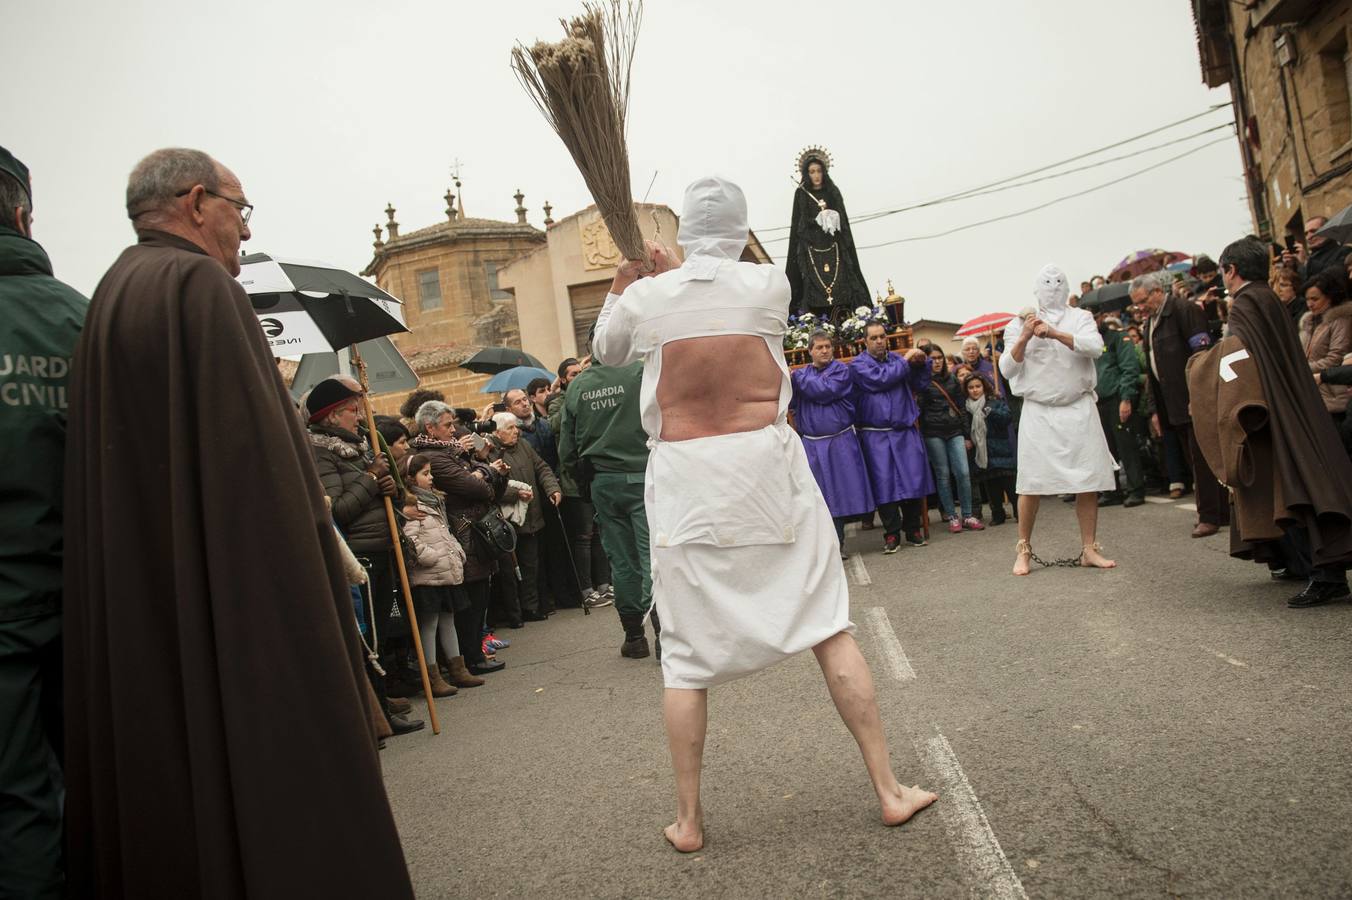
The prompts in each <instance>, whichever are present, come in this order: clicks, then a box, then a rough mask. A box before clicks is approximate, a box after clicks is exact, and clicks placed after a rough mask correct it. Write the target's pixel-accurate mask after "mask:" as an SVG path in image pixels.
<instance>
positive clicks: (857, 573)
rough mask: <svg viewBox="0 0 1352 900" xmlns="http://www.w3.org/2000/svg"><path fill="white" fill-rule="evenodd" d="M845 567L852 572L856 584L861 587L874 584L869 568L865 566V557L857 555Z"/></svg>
mask: <svg viewBox="0 0 1352 900" xmlns="http://www.w3.org/2000/svg"><path fill="white" fill-rule="evenodd" d="M845 565H846V566H847V567H848V568H849V570H850V577H851V579H852V580H853V581H854V583H855V584H857V585H860V586H861V587H862V586H863V585H866V584H873V576H871V575H869V573H868V567H866V566H865V565H864V555H863V554H862V553H856V554H854V555H853V556H851V557H850V558H849V559H848V560H846V561H845Z"/></svg>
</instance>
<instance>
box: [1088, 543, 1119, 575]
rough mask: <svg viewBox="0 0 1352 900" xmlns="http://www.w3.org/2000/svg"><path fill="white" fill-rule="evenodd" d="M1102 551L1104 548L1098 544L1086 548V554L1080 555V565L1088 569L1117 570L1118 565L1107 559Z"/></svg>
mask: <svg viewBox="0 0 1352 900" xmlns="http://www.w3.org/2000/svg"><path fill="white" fill-rule="evenodd" d="M1102 550H1103V548H1102V547H1100V546H1099V545H1098V544H1091V545H1090V546H1088V547H1085V548H1084V552H1083V553H1081V554H1080V565H1082V566H1084V567H1085V568H1086V569H1116V568H1117V563H1115V562H1113V561H1112V560H1111V559H1108V558H1106V557H1105V556H1104V555H1103V553H1102V552H1101V551H1102Z"/></svg>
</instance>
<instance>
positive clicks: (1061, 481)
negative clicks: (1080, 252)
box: [1000, 265, 1117, 575]
mask: <svg viewBox="0 0 1352 900" xmlns="http://www.w3.org/2000/svg"><path fill="white" fill-rule="evenodd" d="M1033 294H1034V296H1036V297H1037V304H1038V305H1037V310H1036V311H1035V312H1031V313H1029V314H1027V315H1026V316H1024V317H1023V318H1016V319H1014V321H1012V322H1010V323H1009V326H1008V327H1007V328H1006V329H1005V346H1006V347H1007V348H1009V349H1008V351H1007V352H1006V353H1005V354H1004V355H1003V356H1001V357H1000V371H1001V372H1002V373H1003V374H1004V376H1005V377H1006V378H1007V379H1009V389H1010V390H1011V391H1013V392H1014V393H1015V394H1018V395H1019V396H1021V397H1023V413H1022V416H1021V417H1020V420H1019V474H1018V481H1017V485H1016V490H1017V491H1018V494H1019V542H1018V544H1017V545H1016V546H1015V557H1014V574H1015V575H1027V574H1028V571H1029V568H1030V567H1031V565H1032V561H1033V547H1032V544H1031V543H1030V541H1031V540H1032V537H1033V524H1034V523H1035V522H1036V521H1037V509H1038V503H1039V502H1040V500H1041V498H1042V496H1043V495H1045V494H1074V495H1075V515H1076V517H1077V518H1078V519H1079V521H1080V545H1081V551H1080V557H1079V559H1080V565H1082V566H1086V567H1090V568H1099V569H1111V568H1113V567H1114V566H1116V565H1117V563H1115V562H1113V561H1112V560H1110V559H1105V558H1104V556H1103V548H1102V547H1101V546H1099V543H1098V536H1097V530H1098V494H1099V492H1100V491H1111V490H1114V489H1115V488H1116V481H1115V479H1114V478H1113V458H1112V455H1111V454H1110V453H1109V452H1108V442H1107V439H1106V438H1105V437H1104V436H1103V429H1102V428H1101V427H1099V425H1098V421H1099V420H1098V407H1097V406H1096V405H1095V404H1096V401H1095V394H1094V388H1095V387H1096V386H1097V385H1098V372H1097V371H1096V370H1095V368H1094V360H1096V359H1098V357H1099V355H1100V354H1102V353H1103V336H1102V335H1100V334H1099V331H1098V326H1097V325H1096V324H1095V323H1094V317H1093V316H1092V315H1091V314H1090V313H1089V312H1088V311H1087V310H1083V309H1076V308H1074V307H1071V306H1068V305H1067V300H1068V298H1069V296H1070V284H1069V282H1068V281H1067V280H1066V275H1065V273H1064V272H1062V271H1061V270H1060V269H1058V268H1057V267H1056V266H1053V265H1048V266H1044V267H1043V269H1042V271H1041V272H1039V273H1038V277H1037V282H1036V284H1035V285H1034V287H1033Z"/></svg>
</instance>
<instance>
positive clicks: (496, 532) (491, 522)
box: [470, 506, 516, 557]
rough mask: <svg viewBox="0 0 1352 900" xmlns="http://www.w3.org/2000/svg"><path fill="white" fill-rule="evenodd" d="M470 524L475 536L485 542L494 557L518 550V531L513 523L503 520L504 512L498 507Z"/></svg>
mask: <svg viewBox="0 0 1352 900" xmlns="http://www.w3.org/2000/svg"><path fill="white" fill-rule="evenodd" d="M470 524H471V525H472V526H473V529H474V533H475V535H477V536H478V538H479V540H481V541H483V542H484V545H485V546H487V547H488V551H489V553H490V554H491V555H492V556H494V557H497V556H501V555H503V554H504V553H511V552H513V551H514V550H516V529H515V528H513V527H512V523H511V522H508V521H507V520H506V519H505V518H503V516H502V511H501V510H499V509H498V508H497V507H496V506H494V507H492V508H491V509H489V510H488V512H486V513H484V514H483V515H482V516H480V517H479V518H477V519H474V520H472V521H471V522H470Z"/></svg>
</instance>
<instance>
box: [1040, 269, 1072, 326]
mask: <svg viewBox="0 0 1352 900" xmlns="http://www.w3.org/2000/svg"><path fill="white" fill-rule="evenodd" d="M1033 296H1034V297H1037V314H1038V318H1040V319H1042V321H1044V322H1046V323H1047V324H1048V325H1055V324H1057V323H1059V322H1060V321H1061V317H1062V316H1063V315H1065V312H1066V310H1067V309H1068V308H1069V307H1068V306H1067V301H1068V300H1069V298H1070V281H1069V280H1068V279H1067V278H1066V273H1065V272H1062V271H1061V270H1060V268H1058V267H1057V266H1054V265H1052V264H1051V263H1048V264H1047V265H1045V266H1043V267H1042V271H1041V272H1039V273H1037V281H1036V282H1035V283H1034V284H1033Z"/></svg>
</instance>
